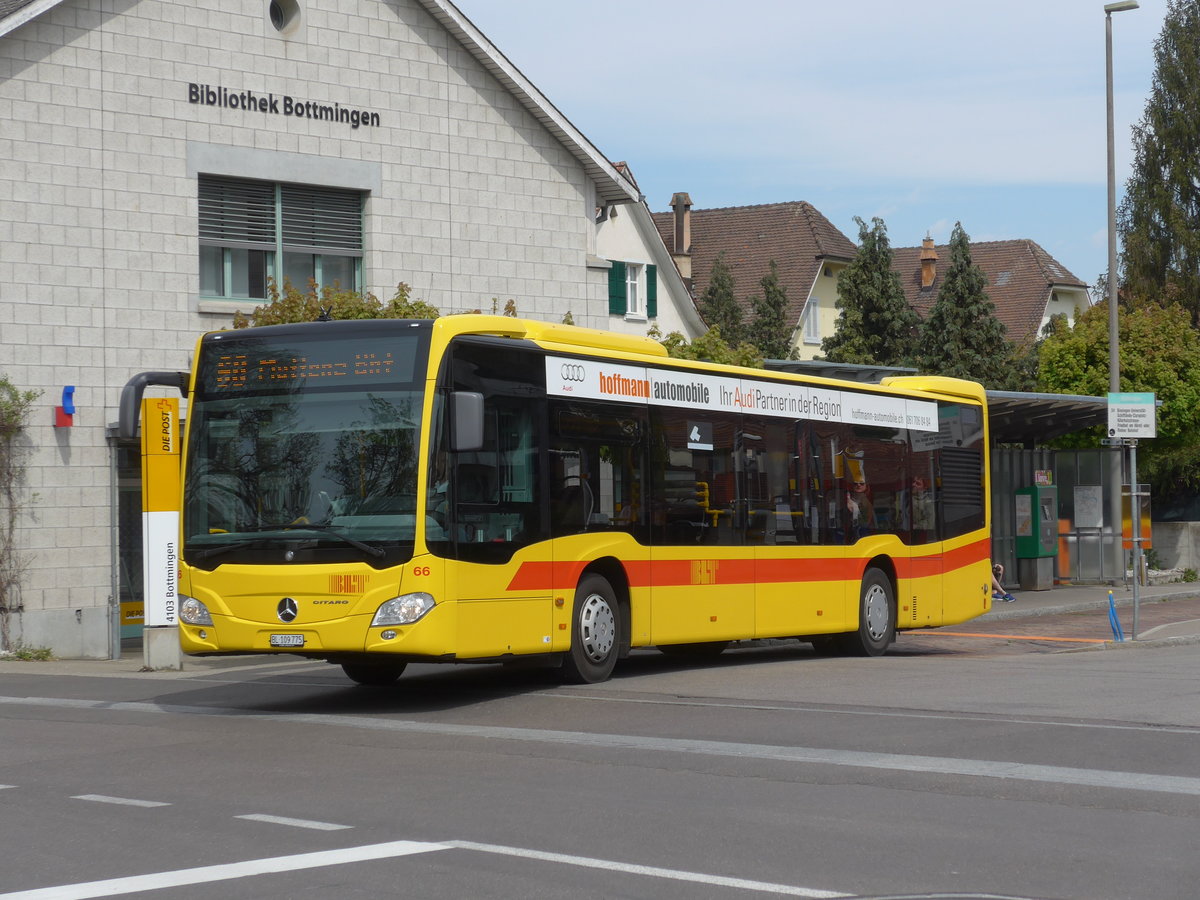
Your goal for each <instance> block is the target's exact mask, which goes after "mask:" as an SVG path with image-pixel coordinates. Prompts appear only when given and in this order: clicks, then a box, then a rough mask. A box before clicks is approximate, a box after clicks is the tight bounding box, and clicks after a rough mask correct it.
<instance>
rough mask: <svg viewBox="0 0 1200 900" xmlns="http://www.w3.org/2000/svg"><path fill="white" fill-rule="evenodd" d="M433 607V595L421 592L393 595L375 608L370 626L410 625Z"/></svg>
mask: <svg viewBox="0 0 1200 900" xmlns="http://www.w3.org/2000/svg"><path fill="white" fill-rule="evenodd" d="M431 609H433V597H431V596H430V595H429V594H426V593H423V592H417V593H415V594H401V595H400V596H399V597H393V598H392V599H391V600H388V601H387V602H386V603H384V604H382V605H381V606H380V607H379V609H377V610H375V618H374V619H372V620H371V626H372V627H374V626H376V625H411V624H412V623H413V622H415V621H417V619H419V618H421V616H423V615H425V613H427V612H429V611H430V610H431Z"/></svg>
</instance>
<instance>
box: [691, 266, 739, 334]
mask: <svg viewBox="0 0 1200 900" xmlns="http://www.w3.org/2000/svg"><path fill="white" fill-rule="evenodd" d="M699 305H700V315H702V316H704V321H705V322H707V323H708V325H709V327H710V328H718V329H720V332H721V335H722V336H723V337H724V340H725V341H726V342H727V343H728V344H729V345H730V346H736V345H737V344H740V343H741V342H742V340H743V339H744V337H745V334H744V330H743V325H742V308H741V306H739V305H738V302H737V294H735V293H734V287H733V272H732V271H730V268H729V266H728V265H727V264H726V262H725V254H724V253H720V254H718V255H717V258H716V259H715V260H714V261H713V267H712V272H711V273H710V274H709V276H708V287H706V288H705V289H704V295H703V296H702V297H701V298H700V304H699Z"/></svg>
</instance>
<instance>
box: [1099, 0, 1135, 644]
mask: <svg viewBox="0 0 1200 900" xmlns="http://www.w3.org/2000/svg"><path fill="white" fill-rule="evenodd" d="M1137 8H1138V4H1137V0H1120V2H1117V3H1106V4H1104V87H1105V101H1106V105H1107V110H1108V122H1107V125H1108V390H1109V392H1110V393H1114V394H1115V393H1119V392H1120V390H1121V352H1120V345H1119V343H1118V337H1117V164H1116V159H1115V156H1116V154H1115V150H1114V147H1115V143H1114V140H1113V60H1112V14H1113V13H1115V12H1125V11H1126V10H1130V9H1137ZM1123 443H1124V442H1123V441H1122V444H1123ZM1133 453H1136V451H1134V450H1131V462H1132V461H1133V460H1134V459H1136V456H1133V455H1132V454H1133ZM1122 456H1123V454H1122V453H1121V452H1120V451H1118V450H1116V449H1115V448H1114V450H1112V451H1111V458H1112V465H1110V466H1109V484H1110V486H1111V494H1110V502H1109V515H1110V517H1111V520H1112V523H1113V551H1112V560H1113V562H1114V563H1116V570H1117V572H1119V573H1120V575H1121V579H1122V580H1124V577H1125V552H1124V548H1123V547H1122V546H1121V545H1122V532H1123V530H1124V529H1123V528H1122V527H1121V520H1122V518H1123V517H1122V510H1121V488H1122V485H1123V482H1124V478H1123V475H1122V471H1121V469H1122V463H1123V461H1124V460H1123V459H1122ZM1136 481H1137V476H1136V475H1134V476H1133V477H1132V478H1131V484H1130V497H1129V505H1130V512H1131V516H1132V520H1133V522H1134V532H1133V534H1134V537H1135V543H1134V560H1135V562H1134V572H1133V596H1134V604H1133V609H1134V625H1133V637H1134V639H1135V640H1136V639H1137V625H1138V622H1137V618H1138V616H1137V612H1138V609H1137V608H1138V603H1137V600H1138V596H1137V595H1138V589H1137V584H1138V574H1139V573H1138V571H1137V568H1138V566H1137V559H1138V556H1137V550H1138V546H1139V545H1138V544H1137V542H1136V538H1137V534H1138V531H1137V524H1138V519H1139V514H1140V509H1139V505H1138V499H1139V498H1138V497H1137V496H1136V494H1137V484H1136Z"/></svg>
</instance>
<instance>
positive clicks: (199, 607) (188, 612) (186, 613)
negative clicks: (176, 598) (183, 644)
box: [179, 594, 213, 625]
mask: <svg viewBox="0 0 1200 900" xmlns="http://www.w3.org/2000/svg"><path fill="white" fill-rule="evenodd" d="M180 596H181V597H183V602H182V603H180V604H179V618H181V619H183V621H185V622H187V623H188V624H189V625H211V624H212V623H213V620H212V616H211V615H210V614H209V612H208V607H207V606H205V605H204V604H203V603H201V602H200V601H199V600H197V599H196V598H195V597H188V596H185V595H183V594H180Z"/></svg>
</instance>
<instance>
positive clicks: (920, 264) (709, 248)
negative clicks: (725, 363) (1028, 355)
mask: <svg viewBox="0 0 1200 900" xmlns="http://www.w3.org/2000/svg"><path fill="white" fill-rule="evenodd" d="M653 216H654V222H655V224H656V225H657V226H658V232H659V234H660V235H661V236H662V240H663V243H665V244H666V246H667V247H668V248H671V253H672V256H673V258H674V259H675V262H676V265H677V266H678V267H679V270H680V273H681V274H682V276H683V278H684V281H685V282H687V283H688V284H690V286H691V288H692V293H693V295H694V296H695V297H696V298H697V299H699V298H701V297H702V296H703V295H704V291H705V289H706V288H707V287H708V282H709V278H710V276H711V274H712V266H713V263H714V262H715V260H716V259H717V257H718V256H719V255H720V254H721V253H724V254H725V262H726V264H727V265H728V266H729V268H730V270H731V271H732V273H733V277H734V289H735V291H736V293H737V297H738V300H739V302H740V303H741V305H742V309H743V311H744V313H745V315H746V316H747V317H749V315H750V301H749V298H750V297H751V296H753V295H754V294H758V293H761V286H760V285H759V281H760V280H761V279H762V277H763V276H764V275H766V274H767V271H768V268H769V266H770V263H771V260H774V261H775V262H776V264H777V265H778V267H779V280H780V282H781V284H782V285H783V286H784V288H785V289H786V291H787V297H788V320H789V321H792V322H795V323H796V324H795V326H794V328H793V331H792V335H791V342H792V347H793V350H794V355H795V358H796V359H801V360H804V359H813V358H814V357H816V356H819V355H820V353H821V341H822V340H823V339H824V338H826V337H828V336H829V335H831V334H833V331H834V329H835V328H836V326H837V320H838V309H837V299H838V294H837V281H838V275H840V274H841V272H842V271H843V270H844V269H845V268H846V267H847V266H848V265H849V264H850V262H851V261H852V260H853V259H854V256H855V254H856V253H857V250H858V248H857V246H856V245H855V243H854V242H853V241H851V240H850V239H849V238H848V237H846V236H845V235H844V234H842V232H840V231H839V230H838V229H837V228H835V227H834V226H833V224H832V223H831V222H830V221H829V220H828V219H827V218H825V216H823V215H822V214H821V213H820V212H818V211H817V210H816V209H815V208H814V207H813V206H812V205H811V204H809V203H805V202H803V201H797V202H791V203H770V204H763V205H760V206H733V207H726V208H721V209H692V201H691V198H690V197H689V196H688V195H687V194H686V193H678V194H675V196H674V197H672V198H671V211H670V212H661V213H654V214H653ZM892 252H893V261H892V267H893V269H894V270H895V271H896V272H897V273H899V275H900V280H901V283H902V285H903V287H904V295H905V297H906V299H907V300H908V302H909V304H910V305H911V306H912V307H913V308H914V309H915V310H916V311H917V312H918V313H919V314H920V315H921V317H922V318H925V317H926V316H928V315H929V311H930V310H931V309H932V308H933V304H934V301H936V300H937V292H938V289H939V288H940V287H941V284H942V277H943V276H944V274H945V268H946V266H947V265H948V264H949V260H950V249H949V247H948V246H946V245H941V246H937V245H935V244H934V242H933V240H932V239H930V238H927V239H926V240H925V241H924V242H923V243H922V245H921V246H919V247H900V248H893V251H892ZM971 260H972V262H973V263H974V264H975V265H977V266H979V268H980V269H982V270H983V273H984V274H985V275H986V276H987V293H988V296H989V297H990V298H991V300H992V302H993V303H994V304H995V306H996V317H997V318H998V319H999V320H1000V321H1001V322H1002V323H1004V326H1005V328H1006V333H1007V335H1008V339H1009V340H1011V341H1013V342H1014V343H1015V344H1017V345H1018V346H1025V345H1027V344H1029V343H1030V342H1031V341H1033V340H1036V339H1037V338H1038V336H1039V335H1040V332H1041V330H1042V328H1043V327H1044V326H1045V325H1046V323H1047V322H1049V321H1050V317H1051V316H1053V315H1055V314H1058V313H1063V314H1065V315H1066V316H1067V319H1068V321H1074V319H1075V317H1076V316H1077V315H1079V314H1080V313H1082V312H1083V311H1084V310H1086V309H1087V308H1088V307H1089V306H1090V305H1091V297H1090V295H1089V293H1088V285H1087V284H1086V283H1085V282H1083V281H1081V280H1080V279H1078V278H1076V277H1075V276H1074V275H1073V274H1072V273H1071V272H1069V271H1068V270H1067V269H1066V267H1065V266H1063V265H1062V264H1061V263H1060V262H1058V260H1056V259H1055V258H1054V257H1053V256H1051V255H1050V254H1049V253H1047V252H1046V251H1045V250H1044V249H1043V248H1042V247H1041V246H1039V245H1038V244H1037V243H1036V242H1034V241H1031V240H1028V239H1020V240H1009V241H982V242H979V243H972V244H971Z"/></svg>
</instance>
